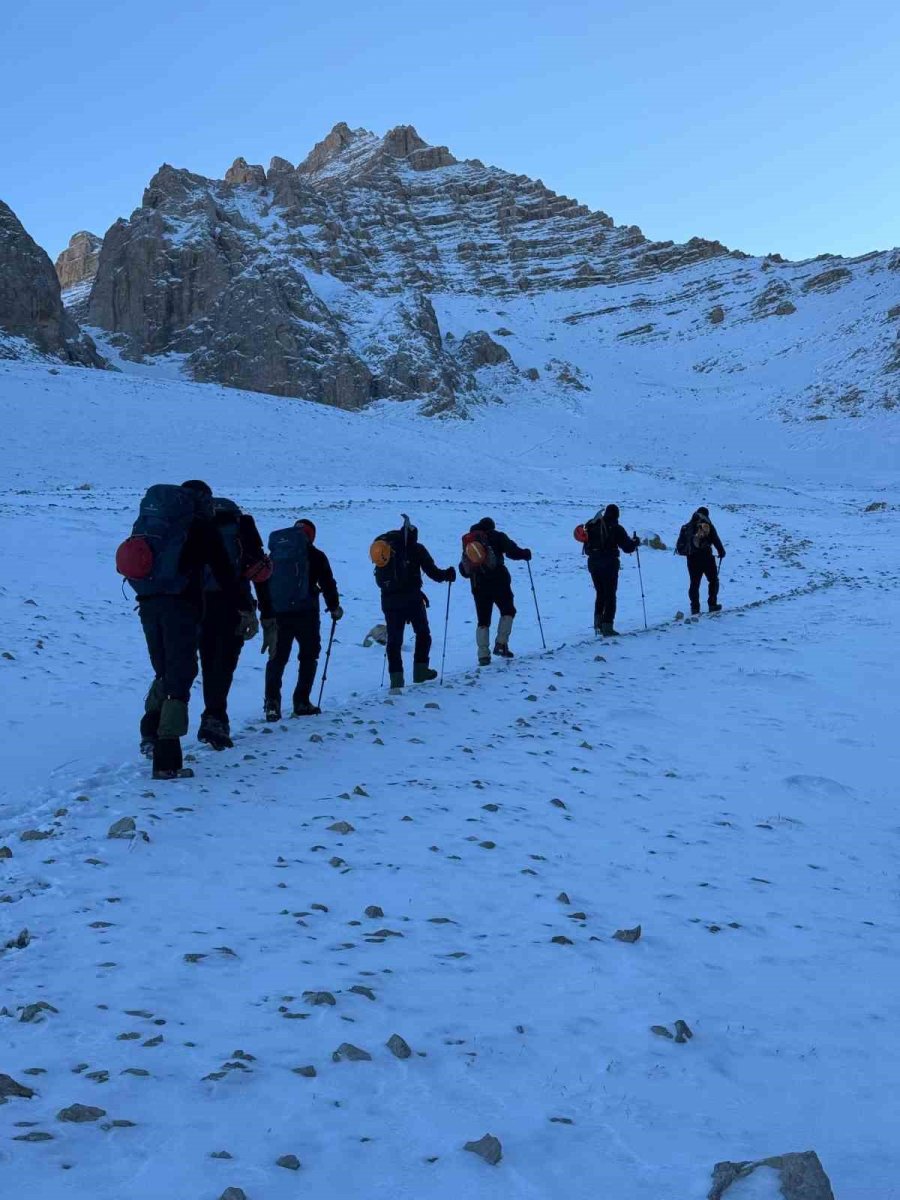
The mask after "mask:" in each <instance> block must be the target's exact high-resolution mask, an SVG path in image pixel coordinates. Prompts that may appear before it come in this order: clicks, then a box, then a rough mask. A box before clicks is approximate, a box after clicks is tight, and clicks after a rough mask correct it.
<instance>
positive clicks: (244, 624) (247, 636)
mask: <svg viewBox="0 0 900 1200" xmlns="http://www.w3.org/2000/svg"><path fill="white" fill-rule="evenodd" d="M235 633H236V634H237V635H238V637H239V638H243V639H244V641H245V642H250V641H252V640H253V638H255V637H256V635H257V634H258V633H259V621H257V619H256V613H255V612H242V613H239V614H238V624H237V629H236V630H235Z"/></svg>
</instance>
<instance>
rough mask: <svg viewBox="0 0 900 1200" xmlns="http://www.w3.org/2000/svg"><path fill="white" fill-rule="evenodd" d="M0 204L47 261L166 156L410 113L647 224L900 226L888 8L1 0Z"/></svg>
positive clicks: (762, 234)
mask: <svg viewBox="0 0 900 1200" xmlns="http://www.w3.org/2000/svg"><path fill="white" fill-rule="evenodd" d="M3 14H4V15H3V20H2V29H0V68H2V69H0V198H3V199H4V200H6V202H7V203H8V204H10V205H11V206H12V207H13V209H14V210H15V211H16V212H17V213H18V215H19V217H20V218H21V220H22V221H23V223H24V224H25V226H26V227H27V228H28V230H29V231H30V232H31V233H32V235H33V236H34V237H35V238H36V239H37V240H38V241H39V242H40V243H41V244H42V245H43V246H44V247H45V248H46V249H47V250H48V251H49V252H50V254H51V255H55V254H56V253H57V252H58V251H59V250H60V249H61V248H62V247H63V246H64V245H65V243H66V242H67V240H68V237H69V235H70V234H71V233H72V232H74V231H75V230H76V229H81V228H88V229H92V230H94V231H95V232H97V233H100V234H102V233H103V232H105V230H106V229H107V227H108V226H109V225H110V224H111V223H112V221H113V220H115V218H116V217H117V216H120V215H127V214H128V213H129V212H130V211H131V210H132V209H133V208H134V207H136V206H137V205H138V204H139V203H140V198H141V193H142V190H143V188H144V186H145V185H146V183H147V181H148V180H149V178H150V176H151V175H152V174H153V172H154V171H155V170H156V168H157V167H158V166H159V164H160V163H162V162H171V163H174V164H175V165H177V166H184V167H188V168H190V169H191V170H193V171H197V172H200V173H201V174H207V175H214V176H221V175H222V173H223V172H224V170H225V169H226V167H227V166H228V165H229V164H230V163H231V161H232V160H233V159H234V158H235V157H236V156H237V155H238V154H243V155H244V156H245V157H246V158H247V159H249V160H250V161H251V162H262V163H264V164H268V161H269V158H270V157H271V156H272V155H273V154H280V155H282V156H284V157H285V158H289V159H291V160H292V161H294V162H298V161H299V160H300V159H301V158H302V157H303V156H304V155H305V154H306V153H307V151H308V150H309V148H310V147H311V146H312V145H313V143H314V142H316V141H318V140H319V139H320V138H321V137H322V136H324V134H325V133H326V132H327V131H328V130H329V129H330V128H331V126H332V125H333V124H334V123H335V122H337V121H341V120H344V121H347V122H348V123H349V124H350V125H351V126H353V127H356V126H360V125H361V126H365V127H367V128H370V129H374V130H376V131H378V132H382V131H384V130H385V129H387V128H389V127H391V126H392V125H397V124H406V123H409V124H413V125H415V126H416V127H417V128H418V130H419V132H420V133H421V134H422V136H423V137H425V138H426V139H427V140H428V141H430V142H434V143H438V144H446V145H449V147H450V148H451V150H453V152H454V153H455V154H456V155H457V156H458V157H461V158H463V157H468V158H481V159H483V160H484V161H485V162H488V163H493V164H496V165H498V166H502V167H505V168H507V169H509V170H512V171H515V172H522V173H525V174H528V175H531V176H534V177H539V178H541V179H543V180H544V182H545V183H546V184H548V185H549V186H550V187H552V188H554V189H555V190H556V191H559V192H563V193H565V194H567V195H570V196H574V197H577V198H578V199H579V200H581V201H582V202H584V203H586V204H589V205H590V206H591V207H592V208H602V209H604V210H605V211H606V212H608V213H609V214H610V215H611V216H612V217H613V218H614V219H615V220H616V221H617V222H622V223H627V224H636V225H640V226H641V228H642V229H643V230H644V232H645V233H646V234H647V235H648V236H651V237H654V238H673V239H675V240H676V241H682V240H684V239H686V238H688V237H691V236H692V235H694V234H700V235H702V236H705V237H710V238H719V239H721V240H722V241H724V242H726V243H727V244H729V245H730V246H735V247H739V248H741V249H745V250H748V251H751V252H757V253H766V252H769V251H775V250H777V251H780V252H782V253H784V254H786V255H788V256H790V257H807V256H812V255H814V254H817V253H822V252H825V251H831V252H834V253H844V254H859V253H863V252H865V251H868V250H872V249H881V248H886V247H889V246H893V245H896V244H898V243H900V187H898V183H900V154H898V130H900V86H898V47H900V5H897V4H896V3H873V2H871V0H856V2H855V3H850V2H845V0H841V2H838V3H834V2H829V0H815V2H813V0H778V2H776V0H738V2H737V3H735V2H734V0H732V2H730V3H729V0H593V2H590V0H542V2H530V0H529V2H518V3H511V2H509V0H494V2H486V0H480V2H475V0H441V2H439V3H435V2H434V0H419V2H418V3H412V2H410V0H382V2H378V0H344V2H343V3H341V2H340V0H331V2H329V0H317V2H316V3H309V2H308V0H293V2H289V0H242V2H241V3H233V2H232V0H216V2H215V3H212V2H210V0H199V2H197V0H193V2H192V0H179V2H177V3H175V2H173V0H144V2H141V3H136V2H135V0H120V2H119V3H110V2H109V0H86V2H85V3H82V4H74V3H69V2H63V0H51V2H49V3H48V2H42V0H27V2H26V0H5V3H4V4H3Z"/></svg>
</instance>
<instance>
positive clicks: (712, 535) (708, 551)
mask: <svg viewBox="0 0 900 1200" xmlns="http://www.w3.org/2000/svg"><path fill="white" fill-rule="evenodd" d="M704 523H705V524H706V525H708V526H709V538H708V540H707V541H706V543H705V544H704V545H702V546H695V545H694V540H693V539H694V534H695V533H696V531H697V527H698V526H699V525H702V524H704ZM690 526H691V542H690V546H689V548H688V558H693V557H694V556H695V555H707V556H708V557H710V558H711V557H712V552H713V550H715V552H716V554H718V555H719V557H720V558H721V557H722V556H723V555H724V553H725V547H724V546H723V545H722V539H721V538H720V537H719V535H718V533H717V531H716V527H715V525H713V523H712V521H711V520H710V519H709V517H705V516H703V514H702V513H698V512H695V513H694V515H693V516H692V517H691V519H690Z"/></svg>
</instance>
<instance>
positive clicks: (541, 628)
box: [525, 559, 547, 650]
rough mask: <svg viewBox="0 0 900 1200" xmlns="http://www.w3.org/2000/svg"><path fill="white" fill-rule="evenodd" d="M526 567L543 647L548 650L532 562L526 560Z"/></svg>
mask: <svg viewBox="0 0 900 1200" xmlns="http://www.w3.org/2000/svg"><path fill="white" fill-rule="evenodd" d="M525 566H526V567H527V568H528V582H529V583H530V584H531V594H532V596H533V597H534V611H535V612H536V613H537V619H538V629H539V630H540V631H541V645H542V646H543V647H544V649H545V650H546V649H547V639H546V638H545V637H544V625H543V622H542V621H541V610H540V608H539V607H538V598H537V592H536V591H535V590H534V576H533V575H532V574H531V562H530V561H529V560H528V559H526V560H525Z"/></svg>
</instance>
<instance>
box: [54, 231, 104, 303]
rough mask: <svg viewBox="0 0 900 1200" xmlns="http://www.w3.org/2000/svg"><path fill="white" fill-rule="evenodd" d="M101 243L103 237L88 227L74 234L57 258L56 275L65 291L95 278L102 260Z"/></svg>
mask: <svg viewBox="0 0 900 1200" xmlns="http://www.w3.org/2000/svg"><path fill="white" fill-rule="evenodd" d="M100 244H101V239H100V238H98V237H97V235H96V233H89V232H88V231H87V230H86V229H81V230H79V232H78V233H73V234H72V236H71V237H70V238H69V244H68V246H67V247H66V249H65V250H63V252H62V254H60V256H59V258H58V259H57V260H56V277H57V279H58V280H59V286H60V287H61V288H62V289H63V291H65V290H66V288H70V287H74V286H75V285H76V284H78V283H86V282H87V281H88V280H89V279H93V278H94V276H95V275H96V274H97V264H98V262H99V261H100Z"/></svg>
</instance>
